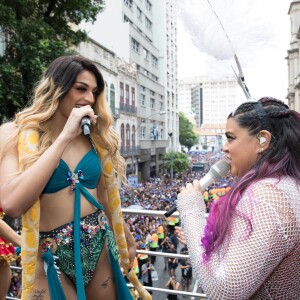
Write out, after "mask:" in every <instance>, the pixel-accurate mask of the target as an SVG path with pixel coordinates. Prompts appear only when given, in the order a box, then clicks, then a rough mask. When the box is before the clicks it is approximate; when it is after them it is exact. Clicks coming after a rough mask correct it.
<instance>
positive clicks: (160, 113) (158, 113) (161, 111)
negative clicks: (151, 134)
mask: <svg viewBox="0 0 300 300" xmlns="http://www.w3.org/2000/svg"><path fill="white" fill-rule="evenodd" d="M166 113H167V112H166V111H164V110H160V111H159V112H156V113H153V114H151V115H149V116H147V117H145V118H143V119H144V120H148V119H149V118H151V117H153V116H155V115H165V114H166ZM141 125H142V123H141V122H139V124H138V126H137V127H136V128H135V130H134V131H133V133H132V141H133V137H134V136H135V133H136V132H137V130H138V129H139V128H140V127H141ZM134 140H136V139H134ZM132 150H133V149H132ZM133 160H134V152H133V151H131V173H132V174H134V173H135V168H134V163H133Z"/></svg>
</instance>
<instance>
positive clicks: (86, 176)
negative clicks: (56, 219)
mask: <svg viewBox="0 0 300 300" xmlns="http://www.w3.org/2000/svg"><path fill="white" fill-rule="evenodd" d="M100 174H101V163H100V160H99V157H98V155H97V152H96V149H95V147H94V146H93V148H92V149H91V150H90V151H88V152H87V153H86V154H85V155H84V156H83V157H82V159H81V160H80V161H79V163H78V165H77V167H76V168H75V170H74V173H73V172H72V171H71V170H70V168H69V166H68V165H67V164H66V162H65V161H64V160H63V159H61V160H60V162H59V164H58V166H57V167H56V169H55V171H54V172H53V174H52V176H51V178H50V180H49V181H48V183H47V185H46V187H45V188H44V191H43V194H50V193H55V192H58V191H60V190H62V189H64V188H66V187H68V186H70V187H71V191H73V192H74V253H75V270H76V290H77V299H81V300H85V299H86V297H85V290H84V283H83V279H82V278H83V275H82V267H81V257H80V217H81V213H80V206H81V205H80V195H81V194H82V195H84V197H85V198H86V199H87V200H88V201H89V202H90V203H91V204H92V205H93V206H94V207H96V208H98V209H99V210H103V206H102V205H101V204H100V203H99V202H98V201H97V199H95V198H94V197H93V195H92V194H90V193H89V191H88V190H87V189H86V188H89V189H95V188H96V187H97V184H98V181H99V177H100ZM55 299H65V298H64V297H62V298H55Z"/></svg>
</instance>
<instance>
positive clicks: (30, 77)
mask: <svg viewBox="0 0 300 300" xmlns="http://www.w3.org/2000/svg"><path fill="white" fill-rule="evenodd" d="M103 9H104V0H14V1H11V0H0V31H1V32H2V35H3V36H4V46H5V51H4V55H3V56H2V57H0V110H1V115H0V121H3V120H5V119H9V118H11V117H12V116H14V114H15V113H16V111H17V110H19V109H20V108H23V107H24V106H26V105H27V103H28V101H29V99H30V97H31V92H32V89H33V87H34V84H35V83H36V82H37V80H38V79H39V77H40V76H41V74H42V73H43V72H44V70H45V68H46V67H47V66H48V65H49V63H50V62H51V61H53V60H54V59H55V58H56V57H58V56H60V55H64V54H71V53H74V50H73V51H72V50H71V49H72V48H73V49H74V46H76V45H78V44H79V43H80V42H82V41H86V40H87V34H86V32H85V31H84V30H79V29H75V30H74V28H77V27H76V26H77V25H79V24H80V23H81V22H82V21H86V22H92V23H93V22H94V21H95V20H96V16H97V15H98V13H99V12H101V11H102V10H103Z"/></svg>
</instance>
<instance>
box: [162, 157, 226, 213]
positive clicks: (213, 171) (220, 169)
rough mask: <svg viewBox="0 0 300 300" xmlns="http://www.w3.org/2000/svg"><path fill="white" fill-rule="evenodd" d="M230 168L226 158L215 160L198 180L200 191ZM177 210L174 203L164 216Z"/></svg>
mask: <svg viewBox="0 0 300 300" xmlns="http://www.w3.org/2000/svg"><path fill="white" fill-rule="evenodd" d="M229 169H230V164H229V162H228V161H227V160H225V159H222V160H219V161H218V162H216V163H215V164H214V165H213V166H212V167H211V168H210V170H209V171H208V173H207V174H206V175H205V176H204V177H203V178H201V179H200V180H199V183H200V189H201V192H203V191H205V190H206V188H207V187H208V186H210V185H211V184H212V183H213V182H215V181H218V180H220V179H221V178H222V177H224V176H225V175H226V174H227V173H228V171H229ZM176 210H177V207H176V205H173V206H172V207H171V208H170V209H169V210H168V211H167V212H166V213H165V217H166V218H168V217H169V216H171V215H172V214H173V213H174V212H175V211H176Z"/></svg>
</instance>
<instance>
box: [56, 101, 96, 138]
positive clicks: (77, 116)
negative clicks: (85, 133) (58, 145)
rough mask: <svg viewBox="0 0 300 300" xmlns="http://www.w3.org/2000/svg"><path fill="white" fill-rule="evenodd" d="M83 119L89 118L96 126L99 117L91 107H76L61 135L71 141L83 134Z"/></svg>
mask: <svg viewBox="0 0 300 300" xmlns="http://www.w3.org/2000/svg"><path fill="white" fill-rule="evenodd" d="M83 117H88V118H89V119H90V121H91V123H94V124H95V123H96V121H97V117H98V116H97V115H95V112H94V110H93V108H92V107H91V106H90V105H85V106H81V107H74V108H73V109H72V111H71V113H70V116H69V118H68V120H67V122H66V124H65V126H64V128H63V130H62V132H61V134H60V135H61V136H63V137H65V138H66V139H70V140H72V139H74V138H76V137H77V136H78V135H80V134H81V132H82V128H81V120H82V119H83Z"/></svg>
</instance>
